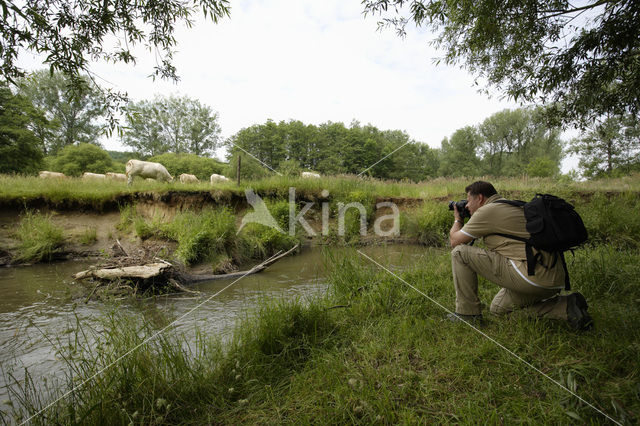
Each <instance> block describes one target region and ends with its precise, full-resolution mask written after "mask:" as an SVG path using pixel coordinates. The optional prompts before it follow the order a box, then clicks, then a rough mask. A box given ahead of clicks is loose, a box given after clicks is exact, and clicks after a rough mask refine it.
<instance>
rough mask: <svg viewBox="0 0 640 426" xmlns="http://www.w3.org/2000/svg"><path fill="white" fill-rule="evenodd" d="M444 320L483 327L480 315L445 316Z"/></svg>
mask: <svg viewBox="0 0 640 426" xmlns="http://www.w3.org/2000/svg"><path fill="white" fill-rule="evenodd" d="M446 318H447V319H448V320H449V321H451V322H467V323H469V324H472V325H483V323H482V315H463V314H453V313H452V314H447V316H446Z"/></svg>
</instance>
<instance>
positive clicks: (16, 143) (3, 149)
mask: <svg viewBox="0 0 640 426" xmlns="http://www.w3.org/2000/svg"><path fill="white" fill-rule="evenodd" d="M34 124H35V125H37V126H42V127H43V128H44V127H46V125H47V119H46V118H45V117H44V115H43V114H42V113H41V112H40V111H39V110H37V109H36V108H34V107H33V105H32V104H31V103H30V102H29V100H28V99H26V98H24V97H23V96H20V95H14V94H13V93H11V90H10V89H9V88H8V87H6V86H4V87H2V86H0V173H34V172H36V171H37V170H38V169H39V168H40V167H41V165H42V158H43V155H42V150H41V149H40V146H41V144H42V141H41V140H40V139H39V138H38V137H37V136H36V135H35V133H34V132H33V131H32V130H30V127H31V126H32V125H34Z"/></svg>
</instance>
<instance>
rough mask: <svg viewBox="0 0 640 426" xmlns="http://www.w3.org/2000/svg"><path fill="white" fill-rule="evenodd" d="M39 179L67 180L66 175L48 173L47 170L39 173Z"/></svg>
mask: <svg viewBox="0 0 640 426" xmlns="http://www.w3.org/2000/svg"><path fill="white" fill-rule="evenodd" d="M38 177H39V178H42V179H66V178H67V177H66V176H65V174H64V173H60V172H48V171H46V170H43V171H41V172H40V173H38Z"/></svg>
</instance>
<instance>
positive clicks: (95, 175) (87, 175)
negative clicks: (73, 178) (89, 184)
mask: <svg viewBox="0 0 640 426" xmlns="http://www.w3.org/2000/svg"><path fill="white" fill-rule="evenodd" d="M105 178H106V176H105V175H103V174H102V173H91V172H84V173H83V174H82V179H85V180H87V179H105Z"/></svg>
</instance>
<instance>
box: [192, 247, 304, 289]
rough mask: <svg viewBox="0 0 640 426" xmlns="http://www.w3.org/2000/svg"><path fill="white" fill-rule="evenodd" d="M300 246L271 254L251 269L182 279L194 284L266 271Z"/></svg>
mask: <svg viewBox="0 0 640 426" xmlns="http://www.w3.org/2000/svg"><path fill="white" fill-rule="evenodd" d="M298 246H299V244H296V245H295V246H293V247H292V248H290V249H289V250H287V251H286V252H284V253H282V251H279V252H278V253H276V254H274V255H273V256H271V257H270V258H269V259H267V260H265V261H264V262H262V263H261V264H259V265H256V266H254V267H253V268H251V269H249V270H247V271H240V272H231V273H229V274H218V275H205V274H195V275H192V274H182V281H183V282H186V283H189V284H193V283H197V282H202V281H214V280H225V279H228V278H237V277H242V276H245V275H252V274H257V273H258V272H262V271H264V270H265V269H267V268H268V267H269V266H271V265H273V264H274V263H276V262H277V261H278V260H280V259H282V258H283V257H285V256H287V255H289V254H291V253H292V252H293V251H294V250H295V249H297V248H298Z"/></svg>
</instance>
